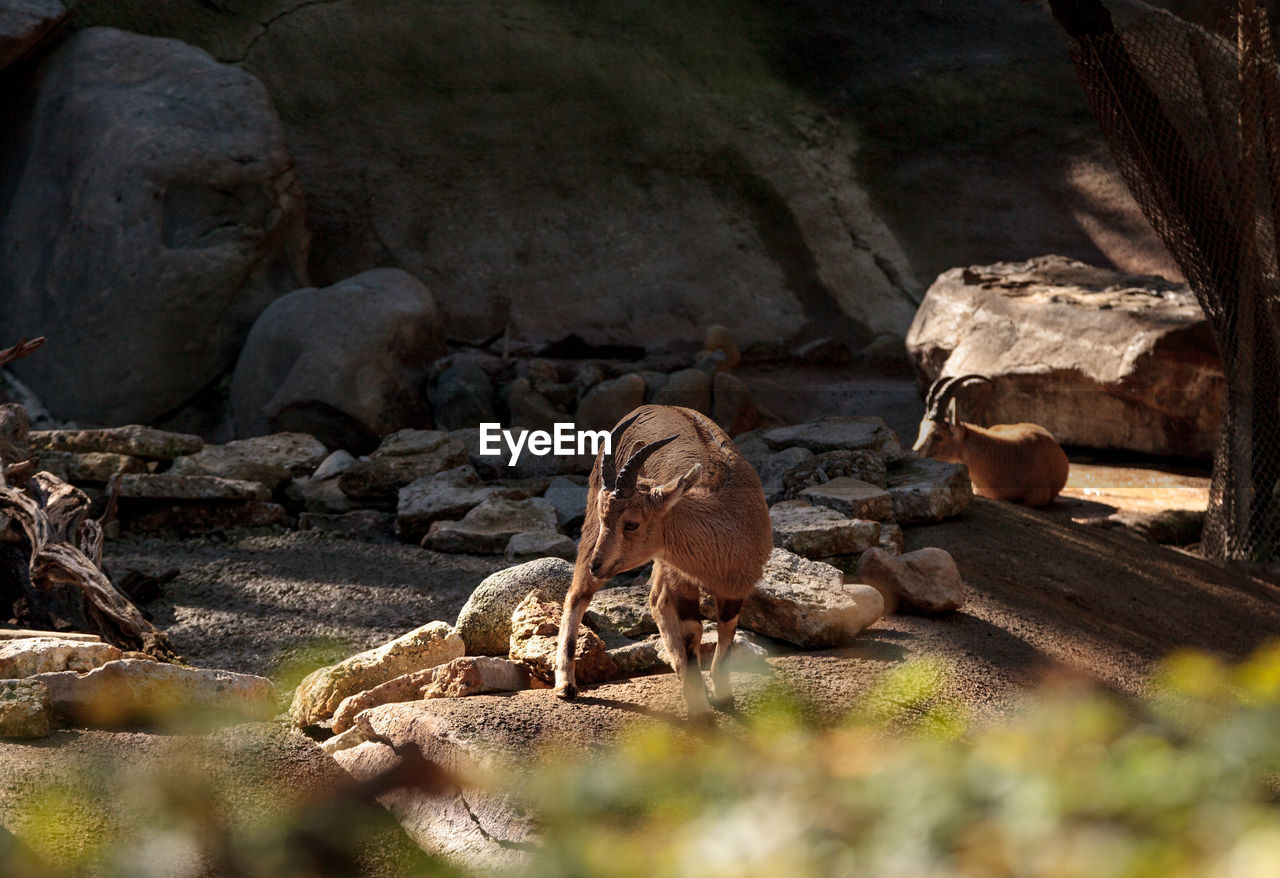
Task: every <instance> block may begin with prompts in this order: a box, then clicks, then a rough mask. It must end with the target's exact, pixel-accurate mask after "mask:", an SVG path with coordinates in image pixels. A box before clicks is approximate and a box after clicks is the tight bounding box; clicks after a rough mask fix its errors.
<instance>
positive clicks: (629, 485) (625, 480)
mask: <svg viewBox="0 0 1280 878" xmlns="http://www.w3.org/2000/svg"><path fill="white" fill-rule="evenodd" d="M678 438H679V436H678V435H676V436H668V437H667V438H666V439H659V440H657V441H656V442H650V443H649V444H648V445H645V446H644V447H642V448H641V449H640V450H638V451H637V452H636V453H635V454H633V455H631V456H630V457H628V458H627V464H626V466H624V467H623V468H622V472H620V473H618V481H617V484H616V486H615V487H614V489H613V490H614V493H615V494H617V495H618V496H619V497H623V498H625V497H630V496H631V495H632V494H634V493H635V490H636V479H638V478H640V467H642V466H644V462H645V461H646V460H648V459H649V457H650V456H651V455H652V454H653V453H654V452H655V451H657V450H658V449H659V448H661V447H663V446H664V445H667V444H668V443H671V442H674V441H675V440H676V439H678Z"/></svg>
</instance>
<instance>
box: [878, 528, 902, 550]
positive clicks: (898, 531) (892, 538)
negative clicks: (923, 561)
mask: <svg viewBox="0 0 1280 878" xmlns="http://www.w3.org/2000/svg"><path fill="white" fill-rule="evenodd" d="M905 542H906V540H905V538H904V537H903V534H902V528H901V527H900V526H899V525H898V523H897V522H895V521H882V522H880V545H879V548H880V549H883V550H884V551H886V552H888V553H889V554H890V555H901V554H902V548H903V545H904V543H905Z"/></svg>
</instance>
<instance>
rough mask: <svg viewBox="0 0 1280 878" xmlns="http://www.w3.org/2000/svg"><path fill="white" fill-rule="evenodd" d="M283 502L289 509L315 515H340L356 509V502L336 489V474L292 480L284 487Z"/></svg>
mask: <svg viewBox="0 0 1280 878" xmlns="http://www.w3.org/2000/svg"><path fill="white" fill-rule="evenodd" d="M284 498H285V501H286V502H288V503H289V504H290V508H291V509H302V510H304V511H306V512H312V513H315V514H317V515H341V514H342V513H344V512H350V511H351V510H353V509H355V508H356V502H355V501H354V500H352V499H351V498H350V497H348V496H347V495H346V494H344V493H343V492H342V488H340V487H338V479H337V474H336V473H335V474H334V475H332V476H330V477H328V478H325V479H317V478H315V477H314V476H312V477H311V478H309V479H294V480H293V481H291V482H289V483H288V484H287V485H285V486H284Z"/></svg>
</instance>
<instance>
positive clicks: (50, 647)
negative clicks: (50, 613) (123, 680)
mask: <svg viewBox="0 0 1280 878" xmlns="http://www.w3.org/2000/svg"><path fill="white" fill-rule="evenodd" d="M123 656H124V652H123V651H121V650H120V648H119V647H115V646H112V645H111V644H109V643H102V642H100V641H99V642H92V641H84V640H66V639H63V638H61V637H58V636H57V635H52V634H51V635H48V636H44V637H29V638H24V639H21V640H6V641H0V679H11V678H14V677H31V676H34V675H36V674H45V673H49V672H52V671H77V672H85V671H91V670H93V669H94V668H97V667H101V666H102V665H105V664H106V663H107V662H111V661H115V660H116V659H119V658H122V657H123Z"/></svg>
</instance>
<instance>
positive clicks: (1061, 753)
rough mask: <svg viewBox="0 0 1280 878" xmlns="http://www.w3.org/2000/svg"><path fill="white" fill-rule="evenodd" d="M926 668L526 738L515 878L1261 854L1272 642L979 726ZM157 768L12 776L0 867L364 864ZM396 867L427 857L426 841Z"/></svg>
mask: <svg viewBox="0 0 1280 878" xmlns="http://www.w3.org/2000/svg"><path fill="white" fill-rule="evenodd" d="M949 676H950V671H949V669H948V668H947V667H946V666H945V665H944V664H942V663H940V662H914V663H909V664H906V665H902V666H900V667H898V668H896V669H894V670H893V671H891V672H889V673H888V674H886V675H885V676H884V677H883V678H882V679H881V680H880V682H879V683H878V684H877V685H876V686H875V687H873V688H872V689H871V690H870V691H869V692H868V693H867V694H866V695H865V696H864V697H863V698H862V699H861V701H860V703H859V706H858V708H857V709H856V710H855V711H854V712H853V713H852V714H851V715H850V716H849V717H848V718H847V720H846V721H844V722H841V723H839V724H837V725H834V726H815V725H813V724H812V723H811V722H809V721H806V720H805V719H803V717H805V716H808V715H809V712H807V711H805V710H804V709H803V706H802V705H798V704H796V703H795V702H794V701H792V700H791V699H790V697H789V696H788V695H787V693H785V692H783V691H777V692H775V693H774V694H773V696H772V697H771V698H768V699H765V700H764V701H763V702H762V703H759V704H757V705H756V706H755V707H753V710H752V712H751V715H750V716H749V717H746V718H743V720H742V722H743V724H744V725H743V726H742V728H741V730H740V731H733V732H727V733H726V732H721V733H714V734H708V733H695V732H693V731H691V730H687V729H679V728H674V727H667V726H659V727H653V726H646V728H645V729H644V730H643V731H638V732H636V733H635V734H633V735H631V736H630V737H628V738H626V739H625V740H623V741H620V742H618V743H617V744H616V745H615V746H609V747H605V748H602V749H601V750H599V751H597V752H595V753H594V754H592V756H591V757H590V758H581V754H578V755H577V756H572V755H569V754H565V753H563V752H556V751H554V750H548V751H547V752H545V753H544V754H542V756H541V758H539V759H537V760H534V761H533V763H532V764H533V767H532V768H531V769H530V770H528V771H526V772H523V773H521V774H520V775H519V776H518V777H511V776H506V777H498V778H489V779H488V780H487V781H486V782H487V783H491V784H495V785H499V786H500V787H501V788H502V789H505V790H509V791H511V792H512V794H513V796H514V797H515V800H516V801H519V802H522V803H523V804H524V805H526V806H527V807H528V809H529V813H531V814H533V815H536V816H537V818H538V820H539V821H540V825H541V834H542V839H543V842H542V844H541V845H540V846H539V847H538V848H537V850H536V851H535V852H534V853H533V854H532V861H531V863H530V864H529V866H528V869H527V872H528V874H533V875H538V876H552V875H554V876H618V878H628V876H637V878H639V876H643V878H667V876H671V878H675V876H703V875H706V876H757V875H759V876H770V878H777V876H788V878H791V876H799V878H804V876H820V875H821V876H826V875H872V876H877V878H886V876H887V878H894V876H903V878H908V876H910V878H919V876H925V878H930V876H939V878H942V876H946V878H951V876H957V878H959V876H965V878H969V876H972V878H999V876H1010V878H1012V876H1018V878H1022V876H1036V878H1039V876H1044V878H1067V876H1081V878H1085V876H1087V878H1109V876H1126V878H1128V876H1133V878H1146V876H1150V878H1169V876H1174V878H1176V876H1192V875H1195V876H1199V875H1222V876H1230V878H1253V876H1257V878H1263V876H1266V878H1271V876H1274V875H1275V874H1277V872H1278V871H1280V808H1278V807H1277V804H1278V803H1277V791H1278V790H1280V786H1278V784H1277V777H1278V776H1280V775H1278V774H1277V770H1278V769H1280V645H1275V646H1271V647H1268V648H1265V649H1263V650H1261V651H1259V652H1258V653H1257V654H1255V655H1254V656H1253V657H1251V658H1250V659H1248V660H1246V661H1244V662H1241V663H1238V664H1226V663H1223V662H1221V661H1219V660H1217V659H1214V658H1210V657H1208V656H1205V655H1201V654H1192V653H1184V654H1177V655H1174V656H1172V657H1170V658H1169V659H1167V660H1166V661H1165V662H1163V663H1162V664H1161V665H1160V666H1159V667H1158V669H1157V672H1156V673H1155V674H1154V675H1153V677H1152V679H1151V682H1150V685H1149V687H1148V692H1147V694H1146V695H1145V696H1144V697H1142V698H1140V699H1131V698H1123V697H1121V696H1118V695H1115V694H1112V693H1108V692H1106V691H1103V690H1102V689H1100V688H1099V687H1096V686H1090V685H1086V684H1085V683H1082V682H1080V681H1078V680H1068V679H1053V680H1048V681H1046V682H1045V683H1043V684H1042V685H1040V686H1038V687H1036V688H1034V689H1033V690H1031V691H1029V692H1028V693H1027V695H1026V697H1025V699H1024V700H1023V702H1022V703H1021V704H1019V705H1017V706H1016V707H1015V708H1013V709H1012V710H1011V711H1009V712H1008V713H1007V714H1006V715H1005V716H1004V718H1002V719H1001V720H999V721H996V722H986V723H982V724H978V723H975V722H974V721H972V720H971V719H969V718H968V717H967V715H966V711H965V710H964V709H963V706H962V705H960V704H958V703H957V702H955V701H954V700H952V699H951V698H950V697H949V696H948V692H950V691H951V687H950V680H949ZM192 752H194V751H192ZM221 752H222V756H223V758H225V757H226V755H227V752H226V751H225V750H224V751H221ZM172 767H173V770H172V771H169V772H160V773H157V772H156V771H155V770H154V766H153V767H152V768H151V769H148V770H142V769H140V768H138V767H134V768H132V769H126V770H123V771H120V770H117V773H116V774H115V775H114V776H112V777H110V778H109V779H108V780H107V782H106V786H107V787H108V788H109V789H110V790H111V795H112V799H113V801H114V803H115V804H116V806H117V811H116V813H111V814H108V815H105V816H104V815H101V814H95V815H94V817H93V819H91V820H87V818H86V816H85V813H86V812H85V809H84V807H83V803H80V802H77V801H76V800H75V799H76V797H77V796H80V795H82V793H80V792H77V791H75V790H72V789H63V788H57V787H51V788H45V789H39V790H32V791H31V792H30V795H28V796H27V797H26V799H25V800H24V801H23V802H22V803H21V805H20V806H19V807H18V808H16V809H11V810H9V812H8V813H9V814H10V815H11V816H13V815H16V819H10V820H7V821H6V823H7V824H8V829H9V830H10V831H11V832H12V833H13V837H10V836H7V835H5V834H3V833H0V866H2V867H4V868H0V873H3V874H6V875H8V874H14V875H16V874H24V875H36V874H39V873H38V872H36V871H32V868H33V867H32V866H31V865H30V864H31V862H32V857H34V858H35V860H36V861H42V862H43V863H45V864H49V863H52V864H53V866H52V867H51V868H50V869H47V870H46V871H45V872H44V874H108V875H143V874H165V875H170V874H171V875H178V874H235V875H246V876H248V875H253V876H257V875H263V876H266V875H272V876H292V875H297V876H302V875H331V874H332V875H338V874H367V871H366V866H365V865H361V864H362V863H366V862H367V860H366V858H363V857H362V856H358V855H357V854H356V851H357V850H358V849H360V848H361V847H362V846H367V843H368V836H367V835H365V834H364V833H365V830H364V829H362V827H365V826H367V827H369V830H368V831H369V832H373V831H374V829H373V827H375V826H376V825H377V824H378V821H377V820H376V818H371V816H370V815H369V814H368V813H367V806H364V805H360V804H358V803H355V802H353V801H348V800H344V799H343V798H341V797H334V798H332V799H331V800H327V801H322V802H317V801H315V800H314V799H312V800H306V801H291V802H288V803H287V805H286V806H281V804H280V803H279V802H278V801H276V800H277V799H278V798H279V796H278V795H277V793H275V792H273V791H271V790H269V789H267V788H265V787H264V786H263V784H269V780H270V779H269V778H267V777H265V776H264V777H261V778H260V780H259V781H255V784H257V785H256V786H254V785H250V786H249V787H246V788H245V789H243V790H238V791H228V790H225V789H222V790H214V789H212V788H211V785H216V783H215V782H214V781H213V780H212V779H211V776H210V775H209V773H208V772H207V771H206V770H204V769H202V768H201V767H200V763H199V761H198V760H197V761H192V762H190V763H183V762H182V761H181V760H177V761H175V762H174V763H173V764H172ZM218 782H219V783H220V782H221V781H218ZM215 801H216V802H218V803H219V804H216V805H215V804H213V802H215ZM228 801H230V802H231V803H232V804H233V807H231V808H230V809H228V807H227V802H228ZM264 803H272V804H270V805H265V804H264ZM122 815H127V816H122ZM140 826H141V827H144V829H142V830H140V829H139V827H140ZM377 831H385V827H382V828H381V829H378V830H377ZM320 848H325V850H320ZM321 854H323V855H321ZM24 858H26V859H25V860H24ZM156 862H161V863H168V864H169V865H170V866H171V867H172V868H170V869H161V870H159V871H157V870H156V869H155V863H156ZM148 864H150V865H148ZM384 867H385V861H384ZM395 868H396V869H397V870H399V871H396V872H395V874H406V875H428V874H432V875H435V874H447V873H448V869H447V867H446V866H444V865H443V864H440V863H438V862H433V861H429V860H426V859H418V860H415V861H406V860H404V859H403V858H401V859H400V860H399V861H398V862H397V864H396V866H395ZM14 869H20V871H14ZM351 870H356V871H351ZM373 871H374V872H378V873H380V874H387V873H386V872H385V868H384V869H378V868H374V869H373Z"/></svg>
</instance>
